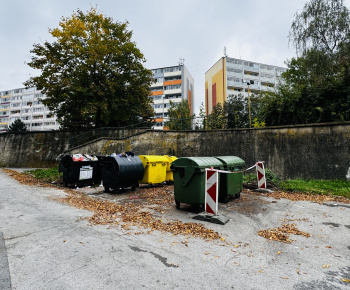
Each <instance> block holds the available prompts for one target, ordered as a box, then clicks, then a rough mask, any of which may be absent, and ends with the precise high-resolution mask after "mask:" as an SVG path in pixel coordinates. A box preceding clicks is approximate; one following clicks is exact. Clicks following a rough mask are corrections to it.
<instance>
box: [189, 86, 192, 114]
mask: <svg viewBox="0 0 350 290" xmlns="http://www.w3.org/2000/svg"><path fill="white" fill-rule="evenodd" d="M188 106H189V108H190V115H191V114H192V95H191V90H188Z"/></svg>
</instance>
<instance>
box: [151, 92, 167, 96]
mask: <svg viewBox="0 0 350 290" xmlns="http://www.w3.org/2000/svg"><path fill="white" fill-rule="evenodd" d="M163 94H164V91H154V92H151V96H159V95H163Z"/></svg>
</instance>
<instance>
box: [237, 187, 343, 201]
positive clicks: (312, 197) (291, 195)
mask: <svg viewBox="0 0 350 290" xmlns="http://www.w3.org/2000/svg"><path fill="white" fill-rule="evenodd" d="M243 193H247V194H254V195H262V196H265V197H272V198H274V199H281V198H285V199H289V200H292V201H311V202H317V203H320V204H322V203H324V202H340V203H348V204H349V203H350V199H348V198H346V197H343V196H331V195H324V194H311V193H300V192H284V191H273V192H266V193H261V192H256V191H253V190H247V189H244V190H243Z"/></svg>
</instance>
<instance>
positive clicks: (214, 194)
mask: <svg viewBox="0 0 350 290" xmlns="http://www.w3.org/2000/svg"><path fill="white" fill-rule="evenodd" d="M254 167H256V172H257V178H258V188H259V189H261V188H265V189H266V178H265V168H264V162H263V161H258V162H257V163H255V164H254V165H253V166H251V167H249V168H247V169H244V170H240V171H234V172H231V171H225V170H219V169H214V168H206V169H205V211H206V212H207V213H209V214H215V215H216V214H218V199H219V188H218V184H219V181H218V178H219V173H228V174H230V173H240V172H245V171H248V170H251V169H253V168H254Z"/></svg>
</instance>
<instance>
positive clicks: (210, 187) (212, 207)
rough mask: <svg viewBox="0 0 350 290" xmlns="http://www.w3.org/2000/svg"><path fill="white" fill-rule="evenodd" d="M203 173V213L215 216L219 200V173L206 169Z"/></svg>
mask: <svg viewBox="0 0 350 290" xmlns="http://www.w3.org/2000/svg"><path fill="white" fill-rule="evenodd" d="M205 172H206V174H205V211H206V212H207V213H210V214H217V213H218V199H219V188H218V184H219V182H218V177H219V173H218V172H217V170H215V169H206V170H205Z"/></svg>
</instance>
